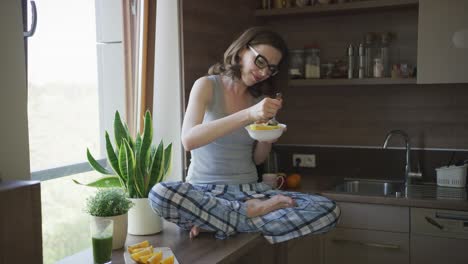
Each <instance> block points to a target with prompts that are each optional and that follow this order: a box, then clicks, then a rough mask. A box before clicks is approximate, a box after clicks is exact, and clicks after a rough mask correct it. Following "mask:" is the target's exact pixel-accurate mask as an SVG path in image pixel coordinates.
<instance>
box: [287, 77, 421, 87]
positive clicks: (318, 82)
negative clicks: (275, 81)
mask: <svg viewBox="0 0 468 264" xmlns="http://www.w3.org/2000/svg"><path fill="white" fill-rule="evenodd" d="M389 84H416V78H401V79H392V78H365V79H295V80H289V86H291V87H301V86H329V85H389Z"/></svg>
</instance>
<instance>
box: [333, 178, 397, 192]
mask: <svg viewBox="0 0 468 264" xmlns="http://www.w3.org/2000/svg"><path fill="white" fill-rule="evenodd" d="M332 191H334V192H339V193H347V194H359V195H372V196H396V195H397V196H398V195H399V194H400V195H401V193H402V192H403V193H404V191H405V184H404V182H403V181H392V180H374V179H348V178H345V180H344V182H343V183H342V184H339V185H337V186H336V187H335V189H334V190H332Z"/></svg>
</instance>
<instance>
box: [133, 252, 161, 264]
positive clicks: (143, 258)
mask: <svg viewBox="0 0 468 264" xmlns="http://www.w3.org/2000/svg"><path fill="white" fill-rule="evenodd" d="M156 254H157V253H151V254H148V255H144V256H141V257H140V258H139V259H138V263H140V264H146V263H148V259H150V258H152V257H153V256H154V255H156Z"/></svg>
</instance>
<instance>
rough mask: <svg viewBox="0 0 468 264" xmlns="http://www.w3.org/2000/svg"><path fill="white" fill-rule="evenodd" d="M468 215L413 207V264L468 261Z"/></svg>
mask: <svg viewBox="0 0 468 264" xmlns="http://www.w3.org/2000/svg"><path fill="white" fill-rule="evenodd" d="M466 249H468V212H460V211H452V210H437V209H424V208H411V263H412V264H440V263H446V262H447V260H450V261H449V262H450V263H451V264H461V263H466V262H467V260H468V251H467V250H466Z"/></svg>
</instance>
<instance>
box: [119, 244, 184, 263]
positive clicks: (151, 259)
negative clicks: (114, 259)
mask: <svg viewBox="0 0 468 264" xmlns="http://www.w3.org/2000/svg"><path fill="white" fill-rule="evenodd" d="M124 259H125V263H126V264H179V261H177V259H176V258H175V256H174V253H173V252H172V250H171V249H170V248H168V247H153V245H151V244H150V243H149V242H148V240H145V241H143V242H140V243H137V244H134V245H130V246H128V247H127V250H126V251H125V253H124Z"/></svg>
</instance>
